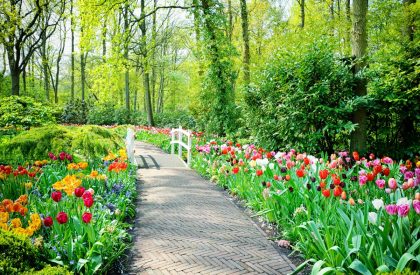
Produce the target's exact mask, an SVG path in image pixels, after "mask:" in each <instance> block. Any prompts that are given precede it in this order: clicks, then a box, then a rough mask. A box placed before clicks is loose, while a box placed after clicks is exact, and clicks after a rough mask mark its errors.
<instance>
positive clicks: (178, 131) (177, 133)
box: [171, 126, 192, 167]
mask: <svg viewBox="0 0 420 275" xmlns="http://www.w3.org/2000/svg"><path fill="white" fill-rule="evenodd" d="M183 135H185V136H186V137H187V144H185V143H184V142H183V140H182V136H183ZM171 136H172V138H171V154H175V145H176V144H178V156H179V158H180V159H181V160H182V161H183V159H182V148H185V150H187V166H188V167H190V166H191V149H192V132H191V131H190V130H184V129H182V127H181V126H179V128H172V130H171Z"/></svg>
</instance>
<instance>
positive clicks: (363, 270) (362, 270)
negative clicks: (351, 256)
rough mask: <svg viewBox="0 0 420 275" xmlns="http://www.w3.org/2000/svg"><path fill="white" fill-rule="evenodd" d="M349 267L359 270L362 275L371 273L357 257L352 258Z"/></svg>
mask: <svg viewBox="0 0 420 275" xmlns="http://www.w3.org/2000/svg"><path fill="white" fill-rule="evenodd" d="M349 268H350V269H353V270H354V271H357V272H359V273H360V274H363V275H371V274H372V273H371V272H370V271H369V270H368V269H367V267H366V266H365V265H364V264H363V263H362V262H361V261H359V260H358V259H356V260H354V261H353V262H352V263H351V264H350V266H349Z"/></svg>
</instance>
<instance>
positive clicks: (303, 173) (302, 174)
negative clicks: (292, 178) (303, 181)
mask: <svg viewBox="0 0 420 275" xmlns="http://www.w3.org/2000/svg"><path fill="white" fill-rule="evenodd" d="M296 175H297V176H298V177H299V178H302V177H303V176H304V175H305V172H304V171H303V170H302V169H299V170H296Z"/></svg>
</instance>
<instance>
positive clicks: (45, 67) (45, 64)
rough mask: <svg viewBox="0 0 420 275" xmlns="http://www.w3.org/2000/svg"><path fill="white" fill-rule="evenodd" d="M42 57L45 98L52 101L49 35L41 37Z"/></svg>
mask: <svg viewBox="0 0 420 275" xmlns="http://www.w3.org/2000/svg"><path fill="white" fill-rule="evenodd" d="M41 40H42V41H41V59H42V73H43V77H44V90H45V98H46V99H47V101H50V79H49V78H50V75H49V72H48V70H49V68H48V58H47V37H46V35H45V34H44V35H43V36H42V39H41Z"/></svg>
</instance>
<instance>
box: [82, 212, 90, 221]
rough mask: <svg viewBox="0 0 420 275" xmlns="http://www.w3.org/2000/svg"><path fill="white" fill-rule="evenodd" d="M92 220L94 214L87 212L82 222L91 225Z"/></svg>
mask: <svg viewBox="0 0 420 275" xmlns="http://www.w3.org/2000/svg"><path fill="white" fill-rule="evenodd" d="M91 219H92V214H91V213H89V212H85V213H83V215H82V220H83V222H84V223H90V220H91Z"/></svg>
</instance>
